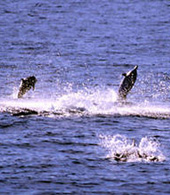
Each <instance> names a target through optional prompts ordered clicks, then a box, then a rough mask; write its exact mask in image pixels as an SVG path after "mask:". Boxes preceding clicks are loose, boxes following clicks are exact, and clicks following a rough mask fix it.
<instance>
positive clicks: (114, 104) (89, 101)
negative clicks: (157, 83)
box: [0, 88, 170, 118]
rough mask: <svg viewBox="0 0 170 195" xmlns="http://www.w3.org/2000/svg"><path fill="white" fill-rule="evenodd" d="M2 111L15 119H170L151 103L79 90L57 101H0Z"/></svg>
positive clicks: (165, 109)
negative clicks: (38, 116)
mask: <svg viewBox="0 0 170 195" xmlns="http://www.w3.org/2000/svg"><path fill="white" fill-rule="evenodd" d="M0 111H1V112H8V113H11V114H12V115H16V116H24V115H33V114H36V115H43V116H71V115H80V116H82V115H90V116H91V115H103V116H107V115H110V116H138V117H153V118H170V106H168V105H166V104H160V103H159V104H156V103H150V102H145V101H144V102H142V101H141V102H138V101H133V103H130V102H129V103H119V102H118V101H117V93H116V92H115V91H114V90H113V89H111V88H108V89H97V90H96V89H95V90H85V91H84V90H80V91H78V92H69V93H66V94H62V95H61V96H56V97H55V98H49V99H41V98H36V97H34V98H25V99H17V98H11V99H1V100H0Z"/></svg>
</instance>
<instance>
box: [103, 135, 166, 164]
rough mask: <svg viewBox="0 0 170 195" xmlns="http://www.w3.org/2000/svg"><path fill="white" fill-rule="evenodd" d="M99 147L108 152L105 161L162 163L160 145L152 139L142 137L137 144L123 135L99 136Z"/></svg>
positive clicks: (162, 156)
mask: <svg viewBox="0 0 170 195" xmlns="http://www.w3.org/2000/svg"><path fill="white" fill-rule="evenodd" d="M99 138H100V140H101V146H102V147H104V148H105V149H106V150H107V151H108V155H107V156H106V157H107V159H111V160H115V161H118V162H141V161H143V162H162V161H164V160H165V159H166V158H165V156H164V155H163V153H162V151H161V148H160V143H159V142H158V141H157V140H155V139H154V138H149V137H143V138H142V139H141V140H140V141H139V142H138V143H137V142H136V141H135V140H134V139H129V138H127V137H126V136H123V135H119V134H117V135H114V136H103V135H100V136H99Z"/></svg>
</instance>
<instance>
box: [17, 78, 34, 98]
mask: <svg viewBox="0 0 170 195" xmlns="http://www.w3.org/2000/svg"><path fill="white" fill-rule="evenodd" d="M36 82H37V79H36V77H35V76H30V77H27V78H24V79H21V83H20V87H19V92H18V98H22V97H23V95H24V94H25V93H26V92H27V91H29V90H30V89H31V88H33V90H34V89H35V83H36Z"/></svg>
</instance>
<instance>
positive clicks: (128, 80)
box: [118, 66, 138, 100]
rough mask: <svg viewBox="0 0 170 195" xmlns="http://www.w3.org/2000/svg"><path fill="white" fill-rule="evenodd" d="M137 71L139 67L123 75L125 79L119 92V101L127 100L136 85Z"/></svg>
mask: <svg viewBox="0 0 170 195" xmlns="http://www.w3.org/2000/svg"><path fill="white" fill-rule="evenodd" d="M137 69H138V66H135V67H134V68H133V70H131V71H129V72H127V73H123V74H122V75H123V76H124V79H123V80H122V82H121V84H120V86H119V90H118V99H119V100H126V96H127V94H128V93H129V91H130V90H131V89H132V87H133V86H134V84H135V81H136V78H137Z"/></svg>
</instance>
